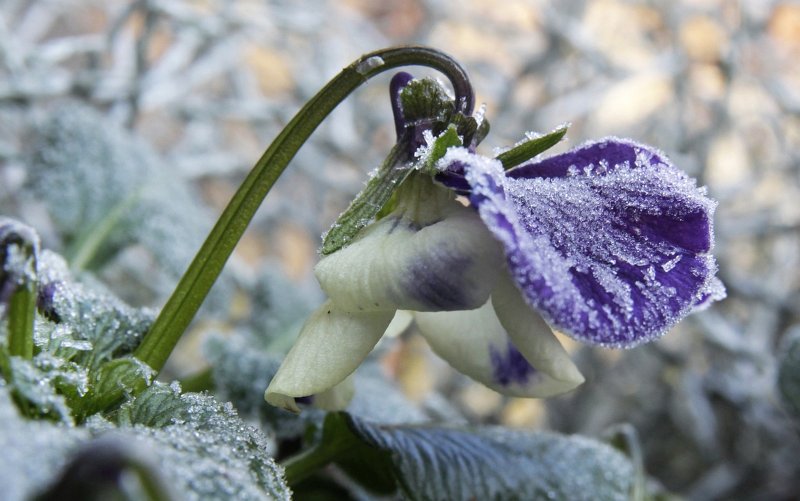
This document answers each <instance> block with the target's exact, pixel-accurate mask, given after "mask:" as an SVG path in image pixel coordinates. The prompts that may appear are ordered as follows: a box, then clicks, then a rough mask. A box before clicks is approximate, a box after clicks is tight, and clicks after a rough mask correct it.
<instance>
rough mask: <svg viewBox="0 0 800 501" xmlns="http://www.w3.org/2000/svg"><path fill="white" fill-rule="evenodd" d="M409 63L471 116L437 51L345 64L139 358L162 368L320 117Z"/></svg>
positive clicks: (464, 89) (281, 138) (266, 163)
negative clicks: (425, 70) (428, 72)
mask: <svg viewBox="0 0 800 501" xmlns="http://www.w3.org/2000/svg"><path fill="white" fill-rule="evenodd" d="M408 65H421V66H429V67H432V68H434V69H437V70H439V71H441V72H442V73H443V74H444V75H446V76H447V77H448V79H449V80H450V81H451V83H452V85H453V88H454V91H455V96H456V101H455V102H456V107H457V109H458V111H460V112H461V113H463V114H465V115H469V114H471V112H472V109H473V107H474V95H473V92H472V87H471V85H470V83H469V79H468V78H467V75H466V73H465V72H464V70H463V68H461V66H460V65H459V64H458V63H457V62H456V61H454V60H453V59H452V58H450V57H449V56H447V55H445V54H443V53H441V52H439V51H437V50H434V49H430V48H427V47H399V48H391V49H385V50H380V51H376V52H372V53H370V54H366V55H364V56H362V57H361V58H359V59H358V60H357V61H355V62H354V63H352V64H351V65H350V66H348V67H346V68H345V69H344V70H342V72H340V73H339V74H338V75H337V76H336V77H335V78H333V80H331V81H330V82H329V83H328V84H327V85H326V86H325V87H323V88H322V90H320V91H319V92H318V93H317V94H316V95H315V96H314V97H313V98H312V99H311V100H310V101H308V102H307V103H306V104H305V106H303V108H302V109H301V110H300V111H299V112H298V113H297V114H296V115H295V116H294V118H293V119H292V120H291V121H290V122H289V124H288V125H287V126H286V127H285V128H284V129H283V131H282V132H281V133H280V134H279V135H278V137H277V138H276V139H275V140H274V141H273V143H272V144H271V145H270V146H269V148H267V150H266V151H265V152H264V154H263V155H262V156H261V158H260V159H259V160H258V162H257V163H256V164H255V166H254V167H253V169H252V171H251V172H250V174H249V175H248V176H247V178H246V179H245V181H244V182H243V183H242V185H241V186H240V187H239V189H238V191H237V192H236V194H235V195H234V196H233V198H232V199H231V201H230V202H229V204H228V206H227V207H226V208H225V210H224V211H223V213H222V215H221V216H220V218H219V220H218V221H217V223H216V225H215V226H214V228H213V229H212V230H211V233H210V234H209V236H208V237H207V239H206V241H205V243H204V244H203V246H202V247H201V248H200V250H199V252H198V253H197V255H196V256H195V258H194V260H193V261H192V263H191V264H190V265H189V268H188V269H187V271H186V272H185V274H184V275H183V277H182V278H181V280H180V282H179V283H178V285H177V287H176V288H175V290H174V292H173V293H172V296H171V297H170V298H169V299H168V300H167V303H166V304H165V305H164V307H163V308H162V310H161V312H160V314H159V315H158V317H157V318H156V320H155V322H154V324H153V326H152V327H151V329H150V330H149V331H148V333H147V335H146V336H145V337H144V339H143V341H142V344H141V345H140V346H139V348H138V349H137V350H136V352H135V356H136V357H137V358H139V359H140V360H141V361H143V362H145V363H146V364H148V365H149V366H150V367H152V368H153V369H154V370H155V371H156V372H158V371H159V370H160V369H161V368H162V367H163V366H164V363H165V362H166V361H167V358H168V357H169V355H170V353H171V352H172V350H173V348H174V347H175V345H176V344H177V342H178V340H179V339H180V337H181V336H182V334H183V332H184V331H185V330H186V328H187V327H188V325H189V323H190V322H191V321H192V319H193V318H194V316H195V314H196V313H197V310H198V309H199V308H200V305H201V304H202V303H203V301H204V300H205V298H206V296H207V294H208V292H209V290H210V289H211V286H212V285H213V284H214V282H215V281H216V279H217V277H218V276H219V274H220V272H221V271H222V268H223V267H224V265H225V262H226V261H227V259H228V257H229V256H230V254H231V253H232V252H233V249H234V247H235V246H236V244H237V243H238V241H239V239H240V238H241V236H242V234H243V233H244V231H245V229H246V228H247V226H248V224H249V223H250V220H251V219H252V217H253V215H254V214H255V212H256V210H257V209H258V207H259V206H260V205H261V202H262V201H263V200H264V198H265V197H266V195H267V193H269V191H270V189H271V188H272V186H273V184H274V183H275V181H276V180H277V179H278V177H279V176H280V175H281V173H283V170H284V169H285V168H286V166H287V165H288V164H289V162H290V161H291V159H292V158H293V157H294V155H295V154H296V153H297V151H298V150H299V149H300V147H301V146H302V145H303V143H305V141H306V140H307V139H308V137H309V136H310V135H311V133H312V132H313V131H314V130H315V129H316V128H317V126H318V125H319V124H320V123H321V122H322V120H323V119H325V117H327V116H328V114H329V113H330V112H331V111H333V109H334V108H336V106H337V105H338V104H339V103H341V102H342V101H343V100H344V99H345V98H346V97H347V96H348V95H349V94H350V93H352V92H353V91H354V90H355V89H356V88H358V87H359V86H360V85H361V84H363V83H365V82H366V81H367V80H369V79H370V78H372V77H373V76H375V75H378V74H379V73H382V72H384V71H387V70H390V69H393V68H397V67H400V66H408Z"/></svg>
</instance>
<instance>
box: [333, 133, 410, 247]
mask: <svg viewBox="0 0 800 501" xmlns="http://www.w3.org/2000/svg"><path fill="white" fill-rule="evenodd" d="M408 160H409V153H408V145H407V144H405V143H398V144H396V145H395V146H394V148H392V151H391V152H389V156H388V157H386V160H384V161H383V164H382V165H381V167H380V168H379V169H378V171H377V172H376V173H375V175H373V176H372V177H371V178H370V180H369V181H368V182H367V186H366V187H364V189H363V190H361V193H359V194H358V195H357V196H356V198H355V200H353V202H352V203H351V204H350V206H349V207H348V208H347V210H345V211H344V212H343V213H342V214H341V215H340V216H339V218H338V219H337V220H336V222H335V223H334V224H333V226H332V227H331V229H330V230H329V231H328V233H326V234H325V235H324V236H323V237H322V250H321V251H320V252H322V254H323V255H327V254H332V253H334V252H336V251H337V250H339V249H341V248H342V247H344V246H345V245H347V244H349V243H350V241H351V240H353V238H354V237H355V236H356V234H357V233H358V232H359V231H360V230H361V229H362V228H364V227H365V226H367V225H368V224H369V223H370V222H371V221H372V220H373V218H374V217H375V215H376V214H378V212H379V211H380V210H381V208H382V207H383V206H384V205H385V204H386V202H388V201H389V199H390V198H391V197H392V194H393V193H394V192H395V190H396V189H397V188H399V187H400V185H402V184H403V181H405V180H406V178H407V177H408V175H409V174H410V173H411V172H413V169H411V168H410V166H409V165H408Z"/></svg>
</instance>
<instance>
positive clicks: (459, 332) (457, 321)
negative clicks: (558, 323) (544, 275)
mask: <svg viewBox="0 0 800 501" xmlns="http://www.w3.org/2000/svg"><path fill="white" fill-rule="evenodd" d="M511 287H512V288H513V285H512V286H511ZM517 296H519V294H518V293H517ZM495 301H496V299H495V298H494V293H493V297H492V301H489V302H487V303H486V304H484V305H483V306H481V307H480V308H477V309H474V310H469V311H456V312H436V313H416V314H415V319H416V321H417V326H418V327H419V329H420V332H422V335H423V336H424V337H425V339H426V340H427V341H428V344H430V345H431V348H432V349H433V351H435V352H436V354H437V355H439V356H440V357H442V358H443V359H444V360H446V361H447V362H448V363H449V364H450V365H452V366H453V367H454V368H455V369H456V370H458V371H459V372H461V373H463V374H466V375H467V376H469V377H471V378H472V379H475V380H476V381H479V382H480V383H482V384H484V385H485V386H488V387H489V388H492V389H493V390H496V391H498V392H500V393H503V394H505V395H511V396H518V397H549V396H553V395H557V394H560V393H564V392H566V391H569V390H571V389H573V388H575V387H576V386H577V385H579V384H580V383H582V382H583V377H582V376H581V374H580V372H578V369H577V368H576V367H575V365H574V364H573V363H572V360H570V358H569V355H568V354H567V352H566V351H565V350H564V348H563V347H562V346H561V344H560V343H559V342H558V340H557V339H556V338H555V336H554V335H553V333H552V332H551V330H550V328H549V327H548V326H547V324H545V322H544V321H543V320H542V319H541V318H540V317H539V316H538V315H537V314H536V313H535V312H534V311H532V310H531V309H530V308H528V307H527V305H525V303H524V301H522V298H521V297H520V298H519V300H518V304H517V303H514V304H513V306H511V308H517V307H519V306H521V307H522V310H521V311H519V312H513V311H511V308H509V307H507V306H506V305H509V304H511V302H509V301H508V300H507V299H506V298H505V297H503V298H501V307H502V308H503V310H502V311H503V312H504V314H505V315H506V317H507V318H506V319H505V320H504V323H505V324H507V325H508V326H510V327H511V328H513V332H512V331H508V332H507V331H506V329H504V327H503V325H502V324H501V322H500V320H498V316H497V315H496V314H495V309H494V307H493V305H492V303H493V302H495ZM509 313H512V314H511V315H509ZM509 333H511V334H512V336H511V337H509Z"/></svg>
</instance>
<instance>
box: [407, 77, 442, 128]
mask: <svg viewBox="0 0 800 501" xmlns="http://www.w3.org/2000/svg"><path fill="white" fill-rule="evenodd" d="M400 103H401V106H402V107H403V118H405V120H406V122H409V123H413V122H416V121H419V120H434V121H440V122H444V123H447V122H449V121H450V117H451V116H452V115H453V113H455V103H453V100H452V99H450V98H449V97H447V94H446V93H445V91H444V89H443V88H442V86H441V85H439V82H437V81H436V80H434V79H432V78H419V79H415V80H412V81H411V82H409V84H408V85H406V86H405V87H404V88H403V90H402V91H401V92H400Z"/></svg>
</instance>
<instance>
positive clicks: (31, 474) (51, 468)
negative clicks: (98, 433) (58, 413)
mask: <svg viewBox="0 0 800 501" xmlns="http://www.w3.org/2000/svg"><path fill="white" fill-rule="evenodd" d="M0 422H2V423H3V425H2V426H1V427H0V449H1V450H2V451H3V454H2V456H0V485H2V486H3V494H2V497H3V499H5V500H8V501H22V500H24V499H31V498H32V497H33V496H34V495H35V494H38V493H39V491H40V490H41V489H42V488H43V486H45V485H47V484H48V483H49V482H50V481H51V479H52V478H53V476H54V475H55V473H56V472H57V471H58V470H59V469H60V468H61V467H62V466H63V465H64V464H65V463H66V461H67V455H68V454H69V453H70V452H71V451H72V450H73V449H74V448H75V447H76V446H77V444H79V443H80V442H82V441H84V440H87V439H88V438H89V431H88V430H86V429H83V428H75V427H72V426H69V425H65V424H55V423H52V422H50V421H35V420H28V419H25V418H23V417H21V416H20V415H19V412H18V411H17V408H16V406H15V404H14V402H13V401H12V399H11V395H10V391H9V388H7V387H2V386H0Z"/></svg>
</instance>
